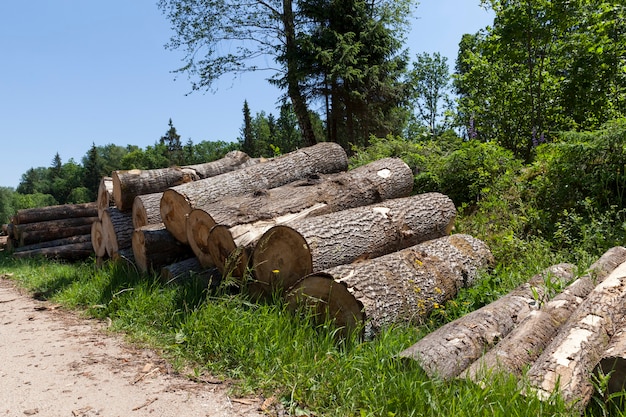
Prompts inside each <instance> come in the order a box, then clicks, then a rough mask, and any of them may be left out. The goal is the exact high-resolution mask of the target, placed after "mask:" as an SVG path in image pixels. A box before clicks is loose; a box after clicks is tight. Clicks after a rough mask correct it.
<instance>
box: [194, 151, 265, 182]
mask: <svg viewBox="0 0 626 417" xmlns="http://www.w3.org/2000/svg"><path fill="white" fill-rule="evenodd" d="M260 161H261V159H260V158H250V157H249V156H248V155H247V154H246V153H245V152H242V151H230V152H228V153H227V154H226V155H224V157H223V158H221V159H218V160H216V161H212V162H206V163H204V164H196V165H187V166H185V167H184V168H186V169H191V170H193V171H194V172H195V173H196V176H197V177H198V178H199V179H205V178H210V177H215V176H217V175H221V174H224V173H225V172H230V171H234V170H235V169H240V168H243V167H245V166H251V165H254V164H257V163H259V162H260Z"/></svg>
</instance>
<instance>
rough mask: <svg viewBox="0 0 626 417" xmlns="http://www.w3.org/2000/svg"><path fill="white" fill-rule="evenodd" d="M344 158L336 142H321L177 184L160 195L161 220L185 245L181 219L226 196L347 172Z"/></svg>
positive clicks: (184, 221) (183, 219)
mask: <svg viewBox="0 0 626 417" xmlns="http://www.w3.org/2000/svg"><path fill="white" fill-rule="evenodd" d="M347 167H348V158H347V155H346V153H345V151H344V150H343V149H342V148H341V147H340V146H339V145H337V144H336V143H329V142H324V143H320V144H318V145H315V146H312V147H309V148H303V149H299V150H297V151H293V152H290V153H288V154H285V155H282V156H279V157H277V158H274V159H272V160H270V161H268V162H265V163H262V164H257V165H253V166H250V167H247V168H243V169H240V170H237V171H233V172H229V173H226V174H222V175H218V176H216V177H211V178H207V179H205V180H201V181H196V182H192V183H189V184H184V185H179V186H177V187H173V188H170V189H169V190H166V191H164V192H163V197H162V198H161V218H162V219H163V222H164V223H165V227H166V228H167V230H169V231H170V233H172V234H173V235H174V237H175V238H176V239H178V240H180V241H181V242H183V243H187V231H186V219H185V217H186V216H187V215H188V214H189V213H190V212H191V210H193V209H194V208H201V209H203V208H205V207H207V206H208V205H209V204H211V203H213V202H215V201H217V200H219V199H220V198H222V197H224V196H227V195H241V194H245V193H250V192H254V191H257V190H266V189H269V188H274V187H279V186H281V185H284V184H287V183H289V182H292V181H295V180H298V179H301V178H305V177H307V176H309V175H312V174H316V173H330V172H338V171H342V170H345V169H347Z"/></svg>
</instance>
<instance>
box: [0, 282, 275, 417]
mask: <svg viewBox="0 0 626 417" xmlns="http://www.w3.org/2000/svg"><path fill="white" fill-rule="evenodd" d="M6 278H7V277H6V276H3V275H1V274H0V417H3V416H11V417H17V416H46V417H57V416H58V417H92V416H103V417H114V416H124V417H127V416H132V417H144V416H151V417H156V416H159V417H196V416H198V417H199V416H202V417H230V416H253V417H254V416H262V415H267V414H265V413H264V412H263V410H266V409H267V408H266V404H264V403H263V401H262V399H259V398H234V397H232V396H231V395H229V383H228V382H225V381H220V380H217V379H215V380H213V379H211V378H207V377H204V378H202V380H193V379H192V378H189V377H185V376H184V375H182V374H179V373H176V372H174V371H173V370H172V367H171V366H170V365H169V364H168V362H167V361H165V360H164V359H163V358H162V357H161V356H159V354H158V353H157V352H155V351H153V350H150V349H144V348H140V347H137V346H134V345H132V344H130V343H128V342H127V341H125V340H124V338H123V336H121V335H119V334H115V333H112V332H110V331H107V323H106V322H101V321H96V320H89V319H85V318H82V317H80V316H79V315H78V313H76V312H71V311H66V310H64V309H62V308H60V307H59V306H56V305H54V304H51V303H49V302H46V301H38V300H36V299H34V298H32V297H31V296H30V295H28V294H26V293H25V292H24V291H22V290H20V289H19V288H16V286H15V285H14V282H13V281H11V280H9V279H6ZM266 403H267V401H266Z"/></svg>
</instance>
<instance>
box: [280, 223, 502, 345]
mask: <svg viewBox="0 0 626 417" xmlns="http://www.w3.org/2000/svg"><path fill="white" fill-rule="evenodd" d="M492 263H493V256H492V255H491V252H490V251H489V248H487V246H486V245H485V244H484V243H483V242H481V241H479V240H478V239H475V238H473V237H471V236H469V235H461V234H457V235H452V236H446V237H442V238H439V239H434V240H429V241H427V242H423V243H420V244H418V245H414V246H412V247H410V248H406V249H403V250H400V251H398V252H393V253H390V254H388V255H384V256H381V257H379V258H374V259H368V260H364V261H361V262H355V263H353V264H349V265H340V266H337V267H334V268H331V269H327V270H325V271H322V272H317V273H313V274H311V275H308V276H306V277H304V278H302V279H301V280H299V281H298V282H297V283H296V284H295V285H294V286H293V287H291V289H290V290H289V291H288V293H287V296H286V299H287V303H288V305H289V306H290V308H291V309H298V308H300V307H303V306H309V307H313V308H314V310H317V317H318V318H320V319H321V320H323V319H326V318H327V317H330V318H332V319H333V321H334V322H335V324H336V325H337V326H338V327H339V328H340V329H342V330H341V331H342V332H343V335H344V336H345V335H347V334H348V333H350V332H351V331H353V330H354V329H362V330H363V332H364V336H365V338H366V339H370V338H372V337H373V336H375V335H376V334H378V332H380V330H381V329H382V328H383V327H385V326H389V325H391V324H394V323H405V324H406V323H421V322H422V321H423V319H424V318H425V317H426V316H427V315H428V314H429V313H430V312H432V311H433V309H436V308H438V306H439V305H440V304H443V303H444V302H445V301H447V300H450V299H452V298H453V297H454V296H455V295H456V294H457V292H458V290H459V288H461V287H463V286H466V285H468V283H471V282H474V281H475V280H476V278H477V276H478V274H479V271H480V270H482V269H484V268H487V267H488V266H490V265H491V264H492Z"/></svg>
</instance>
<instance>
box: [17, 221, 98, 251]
mask: <svg viewBox="0 0 626 417" xmlns="http://www.w3.org/2000/svg"><path fill="white" fill-rule="evenodd" d="M95 223H96V222H94V224H95ZM85 242H91V234H89V233H87V234H82V235H74V236H69V237H65V238H61V239H54V240H48V241H45V242H41V243H34V244H32V245H26V246H20V247H18V248H15V252H26V251H31V250H37V249H45V248H52V247H54V246H64V245H69V244H72V243H85Z"/></svg>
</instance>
